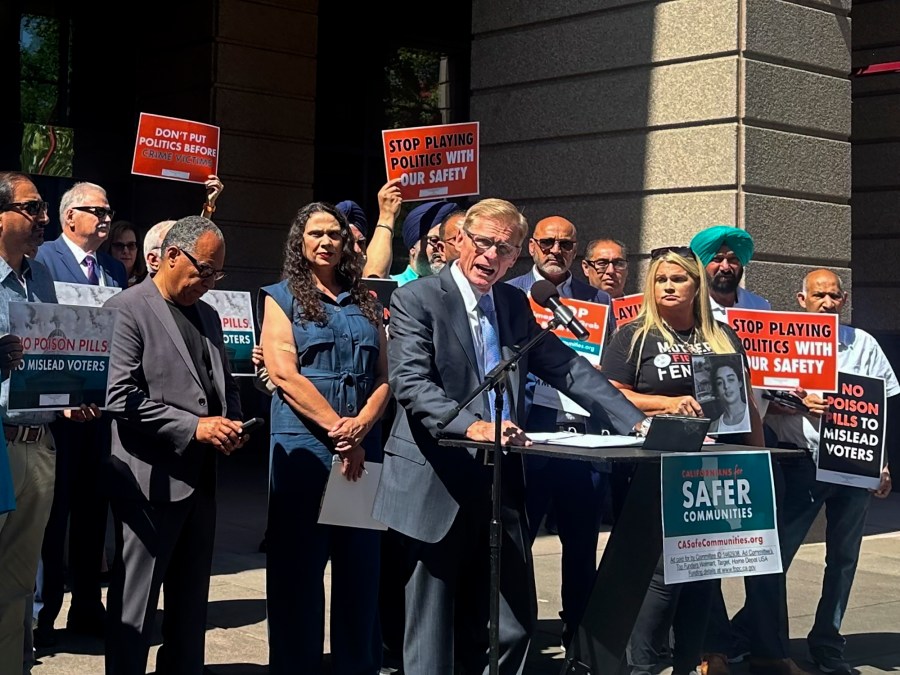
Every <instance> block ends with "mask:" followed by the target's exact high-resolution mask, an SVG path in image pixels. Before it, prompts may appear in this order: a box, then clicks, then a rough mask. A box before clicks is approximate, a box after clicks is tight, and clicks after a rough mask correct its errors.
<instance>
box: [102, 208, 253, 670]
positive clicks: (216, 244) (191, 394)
mask: <svg viewBox="0 0 900 675" xmlns="http://www.w3.org/2000/svg"><path fill="white" fill-rule="evenodd" d="M224 260H225V241H224V240H223V237H222V232H221V231H220V230H219V228H218V227H217V226H216V225H215V224H213V222H212V221H210V220H207V219H206V218H202V217H200V216H188V217H186V218H182V219H181V220H178V221H176V222H175V224H174V225H173V226H172V229H171V230H169V233H168V234H167V235H166V237H165V240H164V241H163V245H162V256H161V262H160V266H159V272H157V274H156V275H155V276H154V277H153V278H152V279H149V278H148V279H146V280H145V281H144V282H143V283H140V284H137V285H135V286H132V287H131V288H129V289H127V290H124V291H122V292H121V293H119V294H117V295H115V296H114V297H112V298H111V299H109V300H107V301H106V303H105V305H104V306H106V307H114V308H116V309H118V310H119V315H118V319H117V320H116V330H115V333H114V335H113V343H112V354H111V356H110V365H109V370H110V372H109V396H108V398H107V409H108V412H109V413H110V414H111V416H112V418H113V420H112V457H111V464H112V466H111V470H110V494H111V497H110V500H111V504H112V510H113V516H114V519H115V524H116V559H115V563H114V566H113V572H112V581H111V583H110V588H109V594H108V598H107V605H108V607H107V610H108V629H107V640H106V672H107V673H108V675H132V674H134V675H137V674H138V673H140V674H141V675H143V673H144V672H145V670H146V665H147V654H148V651H149V648H150V641H151V638H152V632H153V619H154V616H155V614H156V605H157V602H158V600H159V591H160V586H161V585H162V584H165V592H166V593H165V614H164V617H163V644H162V647H160V652H159V654H158V655H157V659H156V668H157V672H160V673H181V674H183V675H187V674H189V673H190V674H192V675H200V674H201V673H202V672H203V657H204V645H205V635H206V606H207V600H208V596H209V575H210V568H211V565H212V553H213V536H214V533H215V529H216V505H215V486H216V475H215V473H216V455H217V454H218V453H219V452H222V453H224V454H226V455H227V454H229V453H231V452H232V451H233V450H235V449H237V448H239V447H240V446H241V445H242V444H243V442H244V440H245V437H243V436H242V435H241V425H240V421H239V420H240V419H241V404H240V397H239V392H238V387H237V384H236V383H235V381H234V378H233V377H232V376H231V373H230V371H229V369H228V361H227V359H226V357H225V347H224V340H223V336H222V327H221V323H220V320H219V315H218V314H217V313H216V311H215V310H214V309H213V308H212V307H210V306H209V305H207V304H206V303H203V302H198V301H199V300H200V297H201V296H202V295H203V294H204V293H206V292H207V291H208V290H211V289H212V288H214V287H215V285H216V281H218V280H219V279H221V278H222V277H223V276H225V275H224V273H223V271H222V264H223V262H224Z"/></svg>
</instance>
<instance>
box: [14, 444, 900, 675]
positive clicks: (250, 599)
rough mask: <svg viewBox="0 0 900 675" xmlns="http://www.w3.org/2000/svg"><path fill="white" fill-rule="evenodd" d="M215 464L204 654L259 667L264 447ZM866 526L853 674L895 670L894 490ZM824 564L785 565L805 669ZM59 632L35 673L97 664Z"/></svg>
mask: <svg viewBox="0 0 900 675" xmlns="http://www.w3.org/2000/svg"><path fill="white" fill-rule="evenodd" d="M220 466H221V469H220V483H219V505H220V507H219V522H218V531H217V546H216V556H215V560H214V563H213V565H214V569H213V574H214V576H213V580H212V588H211V592H210V607H209V629H208V631H207V642H206V652H207V663H208V664H209V671H210V672H211V673H213V674H214V675H263V674H264V673H267V672H268V668H267V667H266V666H265V665H264V664H265V663H266V662H267V651H266V626H265V600H264V598H265V572H264V565H265V561H264V556H263V555H262V554H260V553H258V552H257V547H258V545H259V542H260V539H261V538H262V535H263V530H264V528H265V502H266V493H265V483H266V465H265V453H264V450H260V449H259V448H256V449H255V451H252V452H248V453H245V454H244V455H243V456H242V457H239V456H237V455H235V456H233V457H230V458H228V459H227V460H225V461H224V462H222V463H221V465H220ZM868 532H870V534H869V535H867V537H866V539H865V541H864V543H863V548H862V554H861V559H860V564H859V571H858V572H857V576H856V582H855V584H854V587H853V594H852V596H851V598H850V608H849V611H848V613H847V617H846V619H845V621H844V632H845V633H846V635H847V652H846V656H847V657H848V659H849V660H850V662H851V663H852V664H853V665H854V666H856V667H857V669H858V672H859V673H860V675H870V674H873V673H893V672H900V494H896V495H893V496H892V497H891V498H890V499H888V500H886V501H873V510H872V511H871V512H870V517H869V525H868ZM606 538H607V535H605V534H604V535H603V536H602V537H601V543H600V550H601V551H602V548H603V546H604V545H605V543H606ZM559 553H560V551H559V541H558V539H557V538H556V537H554V536H549V535H546V536H542V537H540V538H539V539H538V541H537V542H536V544H535V548H534V559H535V568H536V573H537V588H538V597H539V619H540V621H539V631H538V634H537V636H536V640H535V644H534V647H533V649H532V651H531V654H530V656H529V659H528V664H527V667H526V670H525V672H526V675H544V674H547V675H550V674H553V675H556V674H558V673H559V671H560V666H561V664H562V656H563V655H562V652H561V651H560V650H559V649H558V648H557V647H555V646H554V645H556V644H557V636H558V635H559V631H560V629H561V625H560V622H559V620H558V615H557V612H558V611H559V605H560V600H559ZM823 564H824V546H823V545H822V544H818V543H809V544H805V545H804V546H803V547H802V549H801V550H800V553H799V554H798V556H797V559H796V560H795V562H794V564H793V565H792V566H791V569H790V572H789V574H788V598H789V603H790V618H791V638H792V640H791V646H792V650H793V655H794V657H795V659H796V660H797V662H798V663H800V664H801V665H802V666H803V667H804V668H805V669H807V670H808V671H809V672H811V673H817V672H818V671H817V670H816V668H815V667H814V666H813V665H812V663H811V662H809V661H808V659H807V656H806V653H805V640H804V637H805V635H806V633H807V632H808V631H809V628H810V626H811V625H812V619H813V614H814V612H815V604H816V601H817V600H818V597H819V589H820V585H821V576H822V568H823ZM723 587H724V589H725V594H726V601H727V602H728V605H729V607H730V608H731V609H736V608H737V606H739V605H740V604H741V602H742V596H743V590H742V588H743V587H742V585H741V582H740V581H739V580H726V581H725V582H724V583H723ZM67 602H68V595H67ZM67 608H68V607H67V606H66V607H64V608H63V612H62V613H61V615H60V621H59V623H58V624H57V626H58V627H62V626H63V625H64V623H65V612H66V611H67ZM60 637H61V640H60V644H59V645H58V646H57V647H56V648H54V651H50V652H45V653H41V654H39V665H38V666H36V667H35V669H34V673H35V675H72V674H75V673H77V674H79V675H84V674H94V673H98V674H99V673H102V672H103V656H102V643H100V642H99V641H93V640H89V639H73V638H70V637H68V636H66V634H65V632H61V633H60ZM326 639H327V638H326ZM155 652H156V647H154V649H153V651H152V652H151V661H150V665H151V668H150V671H151V672H152V670H153V668H152V666H153V662H154V657H155ZM668 672H669V671H668V670H665V671H663V673H668ZM745 672H747V671H746V667H745V666H741V665H738V666H735V667H734V673H735V675H740V674H741V673H745ZM4 675H5V674H4ZM436 675H439V674H436Z"/></svg>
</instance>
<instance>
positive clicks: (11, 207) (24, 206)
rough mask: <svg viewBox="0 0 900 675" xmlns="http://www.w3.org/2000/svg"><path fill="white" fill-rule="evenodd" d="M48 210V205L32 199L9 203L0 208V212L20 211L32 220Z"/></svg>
mask: <svg viewBox="0 0 900 675" xmlns="http://www.w3.org/2000/svg"><path fill="white" fill-rule="evenodd" d="M49 208H50V204H49V203H47V202H45V201H41V200H40V199H33V200H31V201H28V202H10V203H9V204H4V205H3V207H0V211H22V212H24V213H27V214H28V215H29V216H31V217H32V218H35V217H36V216H39V215H40V214H42V213H46V212H47V209H49Z"/></svg>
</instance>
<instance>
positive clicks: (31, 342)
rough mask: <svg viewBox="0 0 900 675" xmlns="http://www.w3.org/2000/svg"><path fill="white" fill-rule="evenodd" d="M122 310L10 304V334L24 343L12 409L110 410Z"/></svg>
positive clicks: (15, 373)
mask: <svg viewBox="0 0 900 675" xmlns="http://www.w3.org/2000/svg"><path fill="white" fill-rule="evenodd" d="M117 315H118V310H116V309H105V308H102V307H78V306H75V305H56V304H51V303H46V304H45V303H39V302H11V303H9V332H10V333H12V334H13V335H18V336H19V337H20V338H21V339H22V349H23V351H24V353H25V356H24V359H23V361H22V364H21V365H20V366H19V367H18V368H17V369H16V370H14V371H13V372H12V373H11V374H10V378H9V405H8V409H9V410H65V409H66V408H77V407H78V406H80V405H82V404H91V403H94V404H96V405H97V406H98V407H100V408H103V407H105V406H106V390H107V387H108V384H109V356H110V351H111V349H112V337H113V330H114V329H115V325H116V316H117Z"/></svg>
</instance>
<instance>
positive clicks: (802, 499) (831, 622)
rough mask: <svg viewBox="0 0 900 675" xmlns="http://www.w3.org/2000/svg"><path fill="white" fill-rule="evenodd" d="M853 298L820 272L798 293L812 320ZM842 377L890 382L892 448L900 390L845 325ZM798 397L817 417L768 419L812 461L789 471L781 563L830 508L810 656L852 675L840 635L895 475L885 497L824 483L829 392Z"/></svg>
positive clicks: (774, 415)
mask: <svg viewBox="0 0 900 675" xmlns="http://www.w3.org/2000/svg"><path fill="white" fill-rule="evenodd" d="M848 297H849V296H848V293H847V292H846V291H845V290H844V288H843V283H842V282H841V278H840V277H839V276H838V275H837V274H835V273H834V272H832V271H831V270H827V269H818V270H814V271H812V272H810V273H809V274H807V275H806V278H805V279H804V281H803V287H802V288H801V290H800V292H799V293H797V302H798V303H799V305H800V307H802V308H803V309H805V310H806V311H807V312H816V313H825V314H840V312H841V310H842V309H843V308H844V306H845V304H846V303H847V299H848ZM838 370H839V371H840V372H842V373H851V374H856V375H865V376H867V377H877V378H883V379H884V383H885V395H886V396H887V399H888V412H887V417H886V420H887V424H888V427H887V429H886V430H885V433H886V435H887V438H888V441H889V442H890V439H891V438H892V437H893V434H894V431H893V429H892V427H891V425H892V424H895V422H894V420H896V419H897V418H896V416H895V408H896V406H897V403H898V402H900V397H898V394H900V384H898V382H897V377H896V376H895V374H894V371H893V369H892V368H891V365H890V363H888V360H887V358H886V357H885V355H884V352H883V351H882V350H881V347H880V346H879V345H878V343H877V342H876V341H875V338H873V337H872V336H871V335H869V334H868V333H866V332H865V331H863V330H861V329H859V328H854V327H852V326H849V325H846V324H841V325H840V328H839V332H838ZM796 393H797V394H798V395H799V396H800V397H801V398H803V399H804V401H803V402H804V403H805V404H806V406H807V407H808V408H809V409H810V413H809V414H801V413H798V412H796V411H793V410H789V409H786V408H781V407H780V406H775V405H772V406H769V412H768V414H767V415H766V422H768V424H769V426H771V427H772V429H773V430H774V431H775V433H776V434H778V440H779V441H780V442H781V443H789V444H793V445H796V446H797V447H800V448H805V449H807V450H809V452H810V456H809V457H808V458H805V459H804V460H803V461H802V462H799V463H791V464H788V463H785V464H784V465H783V469H784V477H785V485H787V490H786V492H785V495H784V505H783V506H782V513H783V518H784V525H783V529H782V532H781V555H782V560H783V561H784V569H785V573H787V569H788V566H789V565H790V563H791V560H793V557H794V555H795V554H796V553H797V550H798V549H799V548H800V545H801V544H802V543H803V540H804V538H805V537H806V534H807V533H808V532H809V528H810V526H811V525H812V523H813V521H814V520H815V519H816V517H817V516H818V514H819V512H820V511H821V510H822V508H823V507H824V508H825V517H826V522H827V525H826V529H825V557H826V560H827V565H826V566H825V572H824V577H823V580H822V595H821V597H820V598H819V604H818V608H817V610H816V618H815V622H814V623H813V627H812V630H810V632H809V634H808V635H807V638H806V643H807V646H808V647H809V653H810V656H811V657H812V659H813V661H815V663H816V665H817V666H818V667H819V669H820V670H821V671H822V672H824V673H842V674H847V673H850V672H852V670H851V668H850V665H849V664H848V663H847V662H846V661H845V660H844V645H845V642H846V641H845V639H844V637H843V636H842V635H841V633H840V628H841V622H842V620H843V618H844V612H845V611H846V609H847V601H848V598H849V596H850V589H851V587H852V585H853V576H854V574H855V573H856V564H857V561H858V559H859V548H860V544H861V543H862V537H863V531H864V526H865V521H866V513H867V511H868V509H869V503H870V502H871V496H872V495H873V494H874V495H875V496H876V497H878V498H882V499H883V498H885V497H887V496H888V495H889V494H890V492H891V474H890V471H889V470H888V467H887V464H885V466H884V467H883V468H882V471H881V478H880V485H879V487H878V489H877V490H866V489H864V488H859V487H853V486H850V485H838V484H835V483H825V482H820V481H817V480H816V462H815V458H816V455H817V454H818V452H819V451H820V450H819V418H820V417H821V415H822V414H823V412H824V411H825V410H826V409H827V406H826V404H825V400H824V392H805V391H798V392H796ZM889 447H890V445H889ZM786 628H787V627H786V626H785V630H786Z"/></svg>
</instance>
